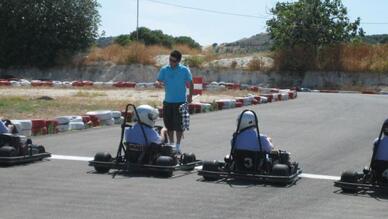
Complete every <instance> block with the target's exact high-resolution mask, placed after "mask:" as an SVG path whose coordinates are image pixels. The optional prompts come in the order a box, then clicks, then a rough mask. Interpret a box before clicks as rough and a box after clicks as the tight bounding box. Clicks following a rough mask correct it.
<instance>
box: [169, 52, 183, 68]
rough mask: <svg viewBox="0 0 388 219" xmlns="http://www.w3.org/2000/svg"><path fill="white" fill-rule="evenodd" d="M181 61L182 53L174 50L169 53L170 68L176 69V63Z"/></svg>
mask: <svg viewBox="0 0 388 219" xmlns="http://www.w3.org/2000/svg"><path fill="white" fill-rule="evenodd" d="M181 59H182V53H180V52H179V51H178V50H174V51H172V52H171V53H170V59H169V61H170V66H171V67H176V66H177V65H178V63H179V62H180V61H181Z"/></svg>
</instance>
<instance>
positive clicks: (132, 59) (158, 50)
mask: <svg viewBox="0 0 388 219" xmlns="http://www.w3.org/2000/svg"><path fill="white" fill-rule="evenodd" d="M166 52H168V51H167V49H165V48H163V47H158V46H150V47H146V46H145V45H144V44H141V43H131V44H130V45H128V46H120V45H118V44H113V45H110V46H108V47H106V48H97V47H95V48H92V50H91V51H90V52H89V54H88V55H87V56H86V57H85V59H84V62H83V64H86V65H89V64H92V63H94V62H100V61H108V62H112V63H114V64H118V65H127V64H133V63H139V64H144V65H153V64H155V63H154V60H153V58H154V57H155V56H156V55H159V54H163V53H166Z"/></svg>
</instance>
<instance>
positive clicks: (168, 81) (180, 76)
mask: <svg viewBox="0 0 388 219" xmlns="http://www.w3.org/2000/svg"><path fill="white" fill-rule="evenodd" d="M181 59H182V54H181V53H180V52H179V51H177V50H174V51H172V52H171V54H170V58H169V62H170V64H169V65H166V66H164V67H162V68H161V69H160V71H159V76H158V78H157V81H156V85H160V83H164V91H165V95H164V101H163V122H164V126H165V127H166V128H167V135H168V139H169V142H170V143H171V144H174V142H175V141H174V132H175V133H176V145H175V147H176V150H177V152H178V153H181V145H180V144H181V139H182V135H183V128H182V115H181V113H180V112H179V106H180V105H182V104H184V103H185V102H188V103H191V101H192V96H193V95H192V94H193V79H192V75H191V72H190V69H189V68H188V67H186V66H184V65H181V64H180V63H179V62H180V61H181ZM186 83H189V84H190V92H189V95H188V96H187V99H186Z"/></svg>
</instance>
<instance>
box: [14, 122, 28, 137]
mask: <svg viewBox="0 0 388 219" xmlns="http://www.w3.org/2000/svg"><path fill="white" fill-rule="evenodd" d="M11 122H12V123H13V124H14V125H15V127H16V130H17V132H18V133H19V134H21V135H24V136H27V137H30V136H31V135H32V130H31V129H32V122H31V120H11Z"/></svg>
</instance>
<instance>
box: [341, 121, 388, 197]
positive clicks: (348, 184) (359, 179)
mask: <svg viewBox="0 0 388 219" xmlns="http://www.w3.org/2000/svg"><path fill="white" fill-rule="evenodd" d="M384 124H388V119H387V120H385V122H384ZM383 130H384V125H383V127H382V128H381V131H380V134H379V137H378V140H377V142H376V143H375V145H374V148H373V153H372V158H371V161H370V165H369V167H368V166H367V167H365V168H364V169H363V171H362V172H357V171H349V170H347V171H345V172H343V173H342V174H341V178H340V180H339V181H336V182H334V186H336V187H339V188H341V189H342V191H343V192H345V193H356V192H360V191H385V192H387V191H388V177H387V176H388V167H387V168H386V169H385V171H381V172H382V173H378V171H376V168H377V163H378V162H381V161H377V160H375V157H376V152H377V151H378V148H379V147H381V144H380V142H381V137H382V135H383ZM385 162H387V161H385ZM387 163H388V162H387ZM385 166H387V164H386V165H385ZM384 175H385V176H384Z"/></svg>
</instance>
